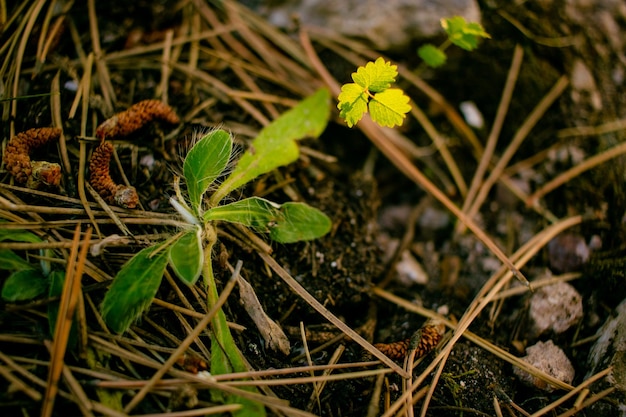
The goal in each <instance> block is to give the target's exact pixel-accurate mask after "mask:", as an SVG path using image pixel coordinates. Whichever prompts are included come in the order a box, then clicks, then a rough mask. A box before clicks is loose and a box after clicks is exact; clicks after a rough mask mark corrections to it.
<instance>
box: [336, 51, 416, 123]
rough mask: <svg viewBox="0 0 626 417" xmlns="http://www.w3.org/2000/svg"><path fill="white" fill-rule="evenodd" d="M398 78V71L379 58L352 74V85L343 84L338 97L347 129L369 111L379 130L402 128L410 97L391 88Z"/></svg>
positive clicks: (341, 115) (339, 107)
mask: <svg viewBox="0 0 626 417" xmlns="http://www.w3.org/2000/svg"><path fill="white" fill-rule="evenodd" d="M397 76H398V67H397V66H396V65H391V63H389V62H385V60H384V59H383V58H378V59H377V60H376V62H368V63H367V64H366V65H365V66H364V67H359V68H357V71H356V72H354V73H352V80H353V81H354V82H353V83H348V84H344V85H343V86H342V87H341V94H339V103H338V104H337V108H338V109H339V110H340V113H339V116H340V117H342V118H344V119H345V120H346V123H347V124H348V126H349V127H352V126H354V125H355V124H356V123H357V122H358V121H359V120H361V118H362V117H363V115H364V114H365V113H366V112H367V111H369V113H370V117H371V118H372V120H373V121H374V122H376V123H378V124H379V125H381V126H388V127H394V126H396V125H401V124H402V121H403V119H404V117H405V115H406V113H408V112H409V110H411V106H410V105H409V104H408V103H409V97H407V96H406V95H405V94H404V91H402V90H401V89H399V88H390V87H391V84H392V83H394V82H395V81H396V77H397Z"/></svg>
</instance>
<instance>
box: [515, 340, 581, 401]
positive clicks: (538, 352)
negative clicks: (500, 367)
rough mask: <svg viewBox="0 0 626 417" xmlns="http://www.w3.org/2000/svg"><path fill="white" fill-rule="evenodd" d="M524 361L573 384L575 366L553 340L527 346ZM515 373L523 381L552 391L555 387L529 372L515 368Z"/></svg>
mask: <svg viewBox="0 0 626 417" xmlns="http://www.w3.org/2000/svg"><path fill="white" fill-rule="evenodd" d="M521 359H522V360H523V361H524V362H526V363H528V364H530V365H532V366H534V367H535V368H537V369H540V370H542V371H543V372H545V373H546V374H548V375H550V376H553V377H554V378H556V379H558V380H559V381H562V382H565V383H566V384H571V383H572V381H573V380H574V367H573V366H572V363H571V362H570V360H569V359H568V358H567V356H566V355H565V352H563V350H561V348H560V347H558V346H556V345H555V344H554V343H553V342H552V340H548V341H547V342H537V343H536V344H534V345H533V346H529V347H527V348H526V356H524V357H523V358H521ZM513 373H514V374H515V375H517V377H518V378H519V379H520V381H522V382H523V383H525V384H527V385H529V386H534V387H537V388H539V389H542V390H544V391H547V392H552V391H553V390H554V387H553V386H552V385H550V384H547V383H546V382H545V381H543V380H541V379H539V378H536V377H534V376H533V375H531V374H529V373H528V372H526V371H524V370H522V369H520V368H517V367H515V368H513Z"/></svg>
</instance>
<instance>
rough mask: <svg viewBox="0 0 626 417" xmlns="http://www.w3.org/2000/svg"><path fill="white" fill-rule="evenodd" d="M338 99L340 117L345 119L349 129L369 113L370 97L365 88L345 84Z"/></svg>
mask: <svg viewBox="0 0 626 417" xmlns="http://www.w3.org/2000/svg"><path fill="white" fill-rule="evenodd" d="M337 99H338V100H339V103H338V104H337V108H338V109H339V110H340V112H339V116H340V117H341V118H343V119H345V121H346V123H347V124H348V127H352V126H354V125H355V124H357V123H358V121H359V120H361V118H362V117H363V115H364V114H365V112H367V102H368V100H369V96H368V94H367V92H366V91H364V90H363V87H360V86H359V85H357V84H354V83H349V84H344V85H343V86H342V87H341V93H340V94H339V97H338V98H337Z"/></svg>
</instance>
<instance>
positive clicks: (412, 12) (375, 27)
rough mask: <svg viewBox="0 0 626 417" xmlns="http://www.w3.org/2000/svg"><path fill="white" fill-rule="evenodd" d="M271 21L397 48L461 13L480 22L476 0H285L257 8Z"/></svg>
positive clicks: (429, 33) (438, 30)
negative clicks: (296, 21)
mask: <svg viewBox="0 0 626 417" xmlns="http://www.w3.org/2000/svg"><path fill="white" fill-rule="evenodd" d="M259 12H260V13H261V14H264V15H265V16H266V17H267V18H268V20H269V21H270V23H273V24H275V25H277V26H279V27H289V26H290V25H291V24H292V22H293V18H294V17H295V16H297V17H298V19H299V20H300V22H301V23H302V24H304V25H312V26H318V27H322V28H327V29H332V30H335V31H338V32H339V33H341V34H343V35H348V36H355V37H359V38H365V39H368V40H369V41H371V42H372V44H373V45H374V46H375V47H376V48H379V49H400V48H403V47H405V46H406V45H407V44H408V43H409V42H410V41H411V40H413V39H419V38H425V37H432V36H435V35H438V34H443V29H442V28H441V24H440V20H441V19H442V18H446V17H452V16H463V17H464V18H465V19H466V20H467V21H470V22H480V9H479V7H478V4H477V2H476V0H363V1H361V0H343V1H324V0H285V1H281V2H274V3H273V4H272V5H269V6H268V5H266V6H263V7H259Z"/></svg>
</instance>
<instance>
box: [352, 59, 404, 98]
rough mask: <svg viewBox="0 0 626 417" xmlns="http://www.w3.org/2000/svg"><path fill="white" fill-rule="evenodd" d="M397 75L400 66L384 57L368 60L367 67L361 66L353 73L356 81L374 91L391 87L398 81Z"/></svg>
mask: <svg viewBox="0 0 626 417" xmlns="http://www.w3.org/2000/svg"><path fill="white" fill-rule="evenodd" d="M397 76H398V67H397V66H396V65H391V63H390V62H385V60H384V59H383V58H378V59H377V60H376V61H375V62H368V63H367V64H366V65H365V67H359V68H357V70H356V72H355V73H352V79H353V80H354V82H355V83H357V84H358V85H359V86H361V87H363V88H364V89H366V90H368V91H370V92H372V93H378V92H380V91H383V90H386V89H387V88H389V87H390V86H391V84H392V83H394V82H395V81H396V77H397Z"/></svg>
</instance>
